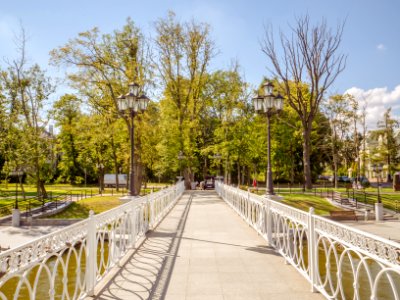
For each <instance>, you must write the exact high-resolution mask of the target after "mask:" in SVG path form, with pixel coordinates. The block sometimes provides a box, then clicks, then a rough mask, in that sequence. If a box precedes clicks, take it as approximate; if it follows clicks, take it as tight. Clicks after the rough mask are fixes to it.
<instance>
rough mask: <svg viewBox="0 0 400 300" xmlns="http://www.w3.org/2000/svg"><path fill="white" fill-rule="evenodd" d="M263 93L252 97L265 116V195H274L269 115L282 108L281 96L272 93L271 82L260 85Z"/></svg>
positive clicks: (256, 106) (256, 108)
mask: <svg viewBox="0 0 400 300" xmlns="http://www.w3.org/2000/svg"><path fill="white" fill-rule="evenodd" d="M262 90H263V95H260V94H259V95H258V96H257V97H256V98H254V99H253V103H254V108H255V110H256V111H257V112H258V113H260V114H265V115H266V117H267V178H266V192H265V193H266V196H269V195H274V186H273V181H272V168H271V126H270V125H271V124H270V123H271V116H272V115H273V114H275V113H279V112H280V111H281V110H282V108H283V97H282V96H281V95H280V94H278V95H274V94H273V93H272V92H273V84H272V83H271V82H268V81H267V82H265V83H264V84H263V86H262Z"/></svg>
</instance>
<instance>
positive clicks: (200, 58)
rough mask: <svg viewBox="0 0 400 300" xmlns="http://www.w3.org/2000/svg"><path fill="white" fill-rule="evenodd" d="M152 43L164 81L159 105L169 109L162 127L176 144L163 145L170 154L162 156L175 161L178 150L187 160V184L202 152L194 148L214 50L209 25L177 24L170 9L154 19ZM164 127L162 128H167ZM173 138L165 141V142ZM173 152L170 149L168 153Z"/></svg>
mask: <svg viewBox="0 0 400 300" xmlns="http://www.w3.org/2000/svg"><path fill="white" fill-rule="evenodd" d="M156 33H157V36H156V39H155V45H156V49H157V52H158V64H157V66H158V69H159V73H160V76H161V79H162V82H163V88H164V99H163V100H162V101H163V102H164V103H165V105H164V104H163V103H162V104H161V108H163V107H167V106H168V108H169V112H168V113H167V114H165V116H168V117H169V118H170V119H169V121H167V122H166V123H165V124H163V125H165V126H167V127H166V128H168V130H170V131H171V130H174V131H175V132H176V133H175V134H173V135H174V137H175V138H176V139H177V144H176V143H174V142H173V143H174V145H169V146H167V147H163V149H164V150H166V149H170V150H168V151H169V153H165V154H164V155H163V156H164V157H165V158H167V159H169V161H171V160H176V159H175V158H176V157H177V156H178V153H179V152H182V153H184V155H185V157H186V159H185V163H186V168H185V172H184V175H185V182H186V186H187V187H189V183H190V181H193V179H194V173H195V171H196V169H197V168H198V167H199V165H198V163H199V159H200V160H201V157H200V156H201V155H200V153H199V152H197V151H196V149H197V146H196V144H197V142H198V133H199V130H198V125H199V122H198V121H199V118H198V116H199V114H200V113H201V112H202V111H203V110H204V109H205V107H206V102H205V100H204V98H202V93H203V90H204V87H205V84H206V80H207V68H208V66H209V63H210V60H211V58H212V56H213V53H214V43H213V41H212V40H211V38H210V32H209V26H208V25H206V24H202V23H197V22H196V21H194V20H193V21H191V22H187V23H180V22H178V21H177V20H176V19H175V14H174V13H172V12H170V13H169V15H168V17H167V18H165V19H159V20H158V21H157V22H156ZM166 128H165V129H166ZM171 142H172V141H166V140H164V143H165V145H167V144H170V143H171ZM171 151H172V152H171Z"/></svg>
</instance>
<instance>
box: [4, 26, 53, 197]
mask: <svg viewBox="0 0 400 300" xmlns="http://www.w3.org/2000/svg"><path fill="white" fill-rule="evenodd" d="M25 47H26V37H25V31H24V29H23V28H22V29H21V34H20V36H18V37H17V52H18V53H19V57H18V58H17V59H15V60H13V61H11V62H8V68H7V70H6V71H3V72H2V73H1V81H2V83H3V84H2V85H3V93H4V94H3V95H4V96H5V97H7V98H8V103H9V114H10V119H9V121H12V122H9V127H8V129H7V132H8V134H7V136H8V138H7V139H6V158H7V160H8V163H7V168H8V171H11V169H10V168H15V169H19V170H20V169H21V168H23V169H24V171H25V172H27V173H28V175H29V176H30V177H31V178H33V179H34V180H35V182H36V185H37V192H38V195H41V196H43V197H47V193H46V189H45V186H44V184H45V182H46V181H47V180H49V179H50V178H51V177H52V175H53V170H54V169H53V165H52V161H51V156H52V154H51V151H50V150H51V149H52V147H51V144H52V143H53V142H54V138H53V136H52V134H51V133H50V132H48V131H46V130H45V128H46V126H47V122H48V120H46V119H45V118H44V115H45V105H46V104H47V103H46V102H47V101H48V99H49V97H50V95H51V94H52V93H53V92H54V91H55V85H54V84H53V82H52V80H51V79H50V78H49V77H47V76H46V74H45V72H44V71H43V70H42V69H41V68H40V66H39V65H37V64H34V65H32V66H28V64H27V60H26V54H25ZM13 133H15V135H14V134H13Z"/></svg>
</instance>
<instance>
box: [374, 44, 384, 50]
mask: <svg viewBox="0 0 400 300" xmlns="http://www.w3.org/2000/svg"><path fill="white" fill-rule="evenodd" d="M376 49H378V50H379V51H385V50H386V49H387V48H386V46H385V45H384V44H379V45H377V46H376Z"/></svg>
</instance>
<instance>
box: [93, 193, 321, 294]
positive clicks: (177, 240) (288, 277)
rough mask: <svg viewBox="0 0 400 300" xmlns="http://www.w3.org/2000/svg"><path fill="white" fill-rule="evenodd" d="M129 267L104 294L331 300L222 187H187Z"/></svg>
mask: <svg viewBox="0 0 400 300" xmlns="http://www.w3.org/2000/svg"><path fill="white" fill-rule="evenodd" d="M190 195H193V198H192V200H191V201H190V199H191V198H190ZM182 219H183V220H184V221H182V222H181V220H182ZM126 266H127V269H129V272H126V271H124V269H122V270H121V272H120V273H119V274H117V275H116V276H115V277H114V278H113V280H111V281H110V282H109V283H108V285H107V286H106V288H105V289H104V290H103V291H102V292H100V293H98V295H97V297H98V298H97V299H107V300H108V299H127V300H131V299H139V298H141V299H171V300H181V299H185V300H197V299H201V300H213V299H215V300H224V299H229V300H236V299H237V300H239V299H249V300H261V299H263V300H264V299H279V300H281V299H296V300H302V299H323V297H322V295H320V294H313V293H311V292H310V284H309V283H308V281H307V280H306V279H304V278H303V277H302V276H301V275H300V274H299V273H298V272H297V271H296V270H295V269H294V268H293V267H292V266H289V265H285V263H284V259H283V258H282V257H281V256H280V255H279V254H277V253H276V252H275V251H274V250H273V249H270V248H268V247H267V246H266V242H265V240H264V239H263V238H262V237H260V236H258V235H257V233H256V232H255V231H254V230H253V229H252V228H251V227H249V226H248V225H247V224H246V223H245V222H244V221H243V220H242V219H241V218H240V217H239V216H238V215H237V214H236V213H235V212H234V211H233V210H232V209H231V208H230V207H229V206H228V205H227V204H226V203H225V202H224V201H222V200H221V199H220V198H219V197H218V196H217V195H216V193H215V192H214V191H193V192H186V193H185V194H184V195H183V197H182V198H181V200H180V201H179V202H178V204H177V205H176V206H175V208H174V209H173V210H172V211H171V212H170V213H169V215H168V216H167V217H166V218H165V219H164V220H163V221H162V222H161V224H160V225H159V226H158V228H156V230H154V231H152V232H150V233H149V234H148V240H147V241H146V242H145V243H144V244H143V245H142V247H141V248H139V250H138V251H137V252H136V253H135V254H134V255H133V256H132V257H130V258H129V260H128V263H127V264H126Z"/></svg>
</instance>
